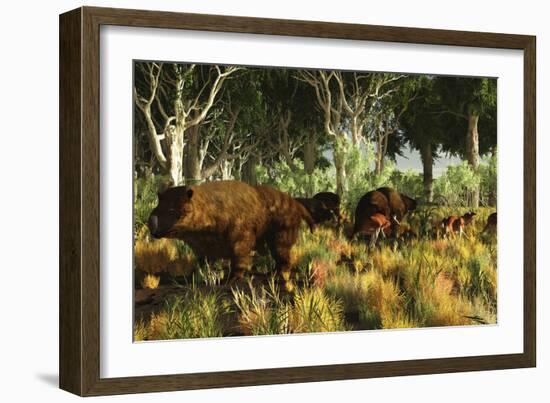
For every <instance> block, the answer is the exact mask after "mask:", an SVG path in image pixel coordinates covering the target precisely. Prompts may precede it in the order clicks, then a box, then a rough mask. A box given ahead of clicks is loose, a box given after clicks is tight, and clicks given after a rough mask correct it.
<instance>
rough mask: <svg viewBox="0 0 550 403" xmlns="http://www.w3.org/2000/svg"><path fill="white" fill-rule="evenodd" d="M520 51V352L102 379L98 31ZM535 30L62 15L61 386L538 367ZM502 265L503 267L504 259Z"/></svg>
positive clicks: (97, 390) (261, 381)
mask: <svg viewBox="0 0 550 403" xmlns="http://www.w3.org/2000/svg"><path fill="white" fill-rule="evenodd" d="M101 26H129V27H136V28H163V29H175V30H192V31H206V32H217V33H246V34H259V35H278V36H280V35H282V36H290V37H307V38H324V39H347V40H356V41H374V42H380V43H396V42H397V43H407V44H425V45H445V46H464V47H476V48H488V49H515V50H520V51H523V88H524V94H523V95H524V98H523V144H524V150H523V159H524V166H523V204H524V208H523V212H524V215H523V268H522V271H523V352H522V353H514V354H498V355H483V356H457V357H451V358H430V359H415V360H394V361H384V362H368V363H346V364H336V365H312V366H294V367H280V368H266V369H251V370H235V371H215V372H197V373H186V374H169V375H153V376H131V377H114V378H103V377H101V376H100V366H101V358H100V333H101V320H100V290H101V283H100V271H99V268H100V239H101V235H102V234H101V232H100V209H99V206H100V198H101V195H100V178H101V175H102V173H100V168H99V167H100V159H101V147H100V136H99V133H100V119H99V116H100V71H101V66H100V64H101V58H100V27H101ZM535 62H536V39H535V37H534V36H527V35H514V34H499V33H483V32H462V31H448V30H436V29H420V28H405V27H389V26H375V25H357V24H339V23H329V22H315V21H294V20H277V19H265V18H252V17H230V16H219V15H201V14H186V13H172V12H161V11H145V10H123V9H110V8H96V7H81V8H78V9H75V10H72V11H69V12H67V13H64V14H62V15H61V16H60V89H59V90H60V161H59V163H60V195H59V198H60V207H59V208H60V222H59V225H60V250H59V259H60V273H59V278H60V291H59V304H60V305H59V319H60V328H59V333H60V343H59V371H60V376H59V379H60V387H61V388H62V389H64V390H66V391H69V392H71V393H74V394H77V395H80V396H97V395H111V394H122V393H142V392H161V391H173V390H189V389H202V388H219V387H236V386H250V385H266V384H280V383H298V382H317V381H329V380H344V379H359V378H374V377H389V376H404V375H421V374H438V373H449V372H462V371H482V370H497V369H509V368H527V367H534V366H535V365H536V142H535V138H536V125H535V121H536V117H535V110H536V93H535V88H536V69H535V66H536V63H535ZM504 264H505V263H504Z"/></svg>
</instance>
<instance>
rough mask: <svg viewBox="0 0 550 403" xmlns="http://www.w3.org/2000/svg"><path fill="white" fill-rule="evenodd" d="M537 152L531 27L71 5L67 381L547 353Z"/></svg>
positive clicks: (63, 140) (485, 364)
mask: <svg viewBox="0 0 550 403" xmlns="http://www.w3.org/2000/svg"><path fill="white" fill-rule="evenodd" d="M520 150H523V152H521V151H520ZM535 161H536V147H535V37H532V36H525V35H513V34H497V33H479V32H459V31H445V30H431V29H418V28H403V27H384V26H372V25H351V24H336V23H325V22H313V21H291V20H271V19H260V18H249V17H227V16H214V15H199V14H182V13H169V12H158V11H138V10H119V9H106V8H94V7H82V8H79V9H76V10H73V11H70V12H67V13H65V14H62V15H61V16H60V387H61V388H62V389H65V390H67V391H70V392H72V393H75V394H78V395H82V396H91V395H107V394H120V393H138V392H153V391H168V390H185V389H197V388H214V387H228V386H245V385H261V384H276V383H290V382H310V381H324V380H341V379H355V378H368V377H385V376H399V375H415V374H435V373H446V372H458V371H479V370H493V369H505V368H522V367H532V366H535V363H536V350H535V341H536V324H535V301H536V295H535V274H536V273H535V240H536V218H535V199H536V188H535V179H536V172H535V166H536V163H535ZM497 207H498V216H499V218H500V219H498V220H497Z"/></svg>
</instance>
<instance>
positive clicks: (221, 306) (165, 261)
mask: <svg viewBox="0 0 550 403" xmlns="http://www.w3.org/2000/svg"><path fill="white" fill-rule="evenodd" d="M451 211H452V210H450V209H440V210H437V211H435V212H434V214H433V216H432V220H434V221H435V220H437V219H440V217H443V216H446V215H449V214H450V213H451ZM492 211H493V210H492V209H479V210H478V215H477V216H476V219H475V220H474V222H473V223H472V224H471V225H470V226H468V227H467V234H468V236H467V237H463V238H462V239H459V238H454V239H441V238H440V239H436V238H431V237H429V236H423V237H420V238H418V239H415V240H409V241H401V242H400V243H399V245H398V246H395V245H393V244H392V243H391V242H388V241H386V242H381V243H380V245H379V246H378V247H376V248H374V249H372V250H369V249H368V247H367V245H366V243H365V242H361V241H354V242H352V243H350V242H349V241H348V240H347V239H346V238H345V237H344V236H343V235H341V234H340V233H337V232H335V231H334V230H333V229H330V228H323V227H320V228H317V229H316V230H315V232H314V233H313V234H311V233H309V232H308V231H305V230H304V231H302V232H301V233H300V237H299V241H298V243H297V244H296V245H295V246H294V248H293V249H292V251H291V256H292V260H293V262H294V265H295V267H296V269H295V271H294V272H295V276H296V279H295V283H296V284H298V285H299V286H298V287H297V288H296V290H295V291H294V293H293V294H291V295H288V294H286V293H284V292H281V291H280V290H278V289H277V286H276V283H275V281H274V280H273V279H271V280H270V281H267V282H266V281H265V280H261V281H259V280H257V279H256V280H254V281H252V280H251V281H250V283H249V284H248V285H246V286H244V287H242V286H241V287H239V288H233V289H232V291H231V290H227V289H226V290H227V291H224V292H222V291H219V290H221V289H222V288H223V287H222V286H221V285H220V284H222V283H223V281H224V277H223V274H224V272H223V270H220V268H218V269H213V268H211V267H209V266H205V267H201V268H197V267H196V266H197V263H196V261H195V258H194V256H193V254H192V253H191V252H190V251H189V249H188V248H185V247H184V246H182V244H181V243H178V242H176V241H170V240H160V241H150V240H149V239H147V236H146V235H143V234H142V235H140V237H139V238H136V239H137V240H136V244H135V247H136V249H135V252H136V259H135V261H136V270H139V271H142V272H144V273H146V274H148V275H149V276H147V275H144V277H143V278H144V279H143V286H144V287H150V286H151V285H152V286H154V285H155V282H154V279H155V278H158V273H160V272H168V273H169V274H170V275H171V276H173V277H178V276H186V275H188V274H189V273H191V272H192V271H193V270H194V273H195V274H194V275H193V276H194V277H193V278H196V279H198V280H197V281H199V283H197V284H198V285H197V284H195V285H192V286H185V287H184V290H185V292H184V295H183V296H182V297H181V298H180V299H179V300H176V301H171V302H170V303H167V306H166V307H165V309H163V310H161V311H160V312H159V313H157V314H154V315H152V316H151V317H150V318H148V319H147V320H145V321H138V322H136V324H135V326H134V333H135V334H134V337H135V339H136V340H152V339H163V338H186V337H210V336H212V335H220V334H224V335H228V334H244V335H261V334H285V333H297V332H327V331H341V330H352V329H392V328H414V327H426V326H456V325H472V324H480V323H496V318H497V312H496V306H497V304H496V301H497V267H496V237H495V236H490V235H487V234H484V235H479V234H480V232H481V230H482V229H483V226H484V223H485V220H486V217H487V216H488V215H489V214H490V213H491V212H492ZM457 213H463V212H462V211H458V212H457ZM412 226H413V228H414V225H412ZM255 265H256V268H257V270H258V272H259V273H262V274H261V275H262V276H264V275H265V274H269V273H272V270H273V261H272V260H271V259H270V258H269V257H265V256H256V257H255ZM157 285H158V284H157ZM193 329H195V330H193ZM235 329H237V330H235Z"/></svg>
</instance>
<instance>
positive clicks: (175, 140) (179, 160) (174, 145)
mask: <svg viewBox="0 0 550 403" xmlns="http://www.w3.org/2000/svg"><path fill="white" fill-rule="evenodd" d="M166 141H167V143H168V149H169V160H170V166H169V174H170V181H171V182H172V186H181V185H182V184H183V146H184V144H183V129H178V128H177V127H176V126H170V127H169V129H168V131H167V133H166Z"/></svg>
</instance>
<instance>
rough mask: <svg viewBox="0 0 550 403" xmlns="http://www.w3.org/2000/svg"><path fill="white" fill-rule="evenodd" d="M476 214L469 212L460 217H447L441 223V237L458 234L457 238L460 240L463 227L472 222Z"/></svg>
mask: <svg viewBox="0 0 550 403" xmlns="http://www.w3.org/2000/svg"><path fill="white" fill-rule="evenodd" d="M475 215H476V213H474V212H469V213H466V214H464V215H463V216H461V217H458V216H454V215H452V216H449V217H447V218H444V219H443V220H442V221H441V227H442V229H443V236H445V237H449V236H451V235H452V236H454V235H455V234H456V233H458V236H459V238H462V235H463V234H464V227H465V226H466V225H468V224H470V223H471V222H472V220H473V219H474V216H475Z"/></svg>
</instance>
